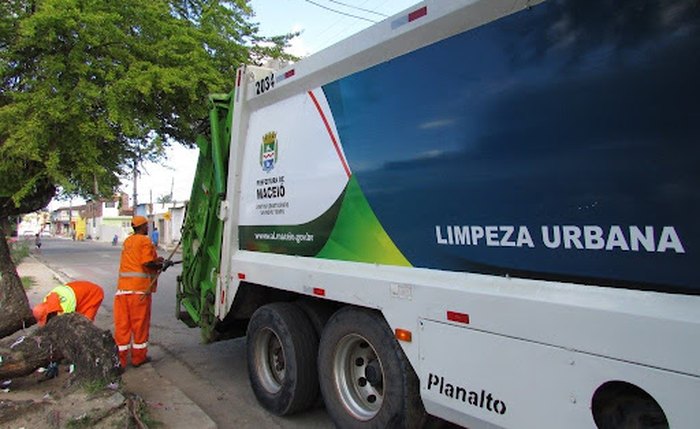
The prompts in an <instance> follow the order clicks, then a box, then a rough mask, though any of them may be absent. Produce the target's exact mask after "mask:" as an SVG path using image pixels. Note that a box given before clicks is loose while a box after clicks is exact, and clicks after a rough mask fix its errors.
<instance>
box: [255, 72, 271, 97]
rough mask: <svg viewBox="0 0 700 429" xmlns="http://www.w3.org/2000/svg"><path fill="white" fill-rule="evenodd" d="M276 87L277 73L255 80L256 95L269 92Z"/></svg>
mask: <svg viewBox="0 0 700 429" xmlns="http://www.w3.org/2000/svg"><path fill="white" fill-rule="evenodd" d="M274 87H275V75H274V74H273V75H270V76H265V78H264V79H260V80H259V81H257V82H255V95H260V94H262V93H264V92H267V91H269V90H271V89H272V88H274Z"/></svg>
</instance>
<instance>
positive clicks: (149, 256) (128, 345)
mask: <svg viewBox="0 0 700 429" xmlns="http://www.w3.org/2000/svg"><path fill="white" fill-rule="evenodd" d="M131 226H132V228H133V229H134V233H133V234H132V235H130V236H129V237H128V238H127V239H126V240H124V247H123V248H122V255H121V262H120V264H119V281H118V283H117V293H116V295H115V297H114V341H115V342H116V343H117V347H118V348H119V364H120V366H121V368H122V369H125V368H126V365H127V361H128V358H129V351H131V365H133V366H135V367H138V366H141V365H142V364H144V363H146V362H148V361H150V358H149V357H148V332H149V329H150V324H151V296H152V295H151V293H153V292H155V291H156V288H157V286H158V284H157V279H158V275H159V274H160V271H161V270H162V269H163V258H162V257H159V256H158V254H157V253H156V248H155V246H154V245H153V242H152V241H151V239H150V238H149V236H148V220H147V219H146V218H145V217H143V216H134V217H133V218H132V220H131Z"/></svg>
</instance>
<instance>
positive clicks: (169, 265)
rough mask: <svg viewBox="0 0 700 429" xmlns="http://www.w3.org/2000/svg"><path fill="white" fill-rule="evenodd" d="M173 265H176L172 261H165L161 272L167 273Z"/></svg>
mask: <svg viewBox="0 0 700 429" xmlns="http://www.w3.org/2000/svg"><path fill="white" fill-rule="evenodd" d="M173 265H175V263H174V262H173V261H171V260H170V259H166V260H165V261H163V268H162V269H161V271H165V270H167V269H168V268H170V267H172V266H173Z"/></svg>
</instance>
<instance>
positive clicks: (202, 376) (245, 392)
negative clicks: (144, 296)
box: [33, 238, 333, 429]
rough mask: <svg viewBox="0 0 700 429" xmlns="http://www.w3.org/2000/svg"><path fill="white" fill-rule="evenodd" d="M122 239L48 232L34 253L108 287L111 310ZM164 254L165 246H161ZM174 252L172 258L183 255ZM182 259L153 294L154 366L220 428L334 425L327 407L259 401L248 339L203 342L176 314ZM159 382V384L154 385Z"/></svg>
mask: <svg viewBox="0 0 700 429" xmlns="http://www.w3.org/2000/svg"><path fill="white" fill-rule="evenodd" d="M120 252H121V243H120V244H119V245H118V246H112V245H110V244H105V243H100V242H92V241H72V240H66V239H60V238H47V239H45V240H44V241H43V246H42V247H41V250H40V252H39V251H36V250H34V251H33V254H34V256H35V257H37V258H38V259H39V260H41V261H43V262H44V263H45V264H47V265H48V266H49V267H50V268H51V269H53V270H54V271H56V272H59V273H62V274H63V275H65V276H68V277H70V278H72V279H76V280H77V279H81V280H90V281H92V282H95V283H98V284H99V285H101V286H102V287H103V288H104V291H105V300H104V301H103V303H102V309H101V310H100V311H105V310H107V312H109V313H111V312H112V303H113V296H114V292H115V289H116V280H117V273H118V268H119V257H120ZM159 254H160V255H161V256H164V257H165V256H167V252H164V251H162V250H161V251H160V252H159ZM179 259H180V258H179V254H176V255H175V257H174V260H179ZM180 270H181V265H175V266H174V267H172V268H170V269H168V270H167V271H166V272H165V273H163V274H162V275H161V277H160V280H159V282H158V292H157V294H156V295H155V296H154V300H153V311H152V320H151V332H150V340H149V354H150V355H151V357H152V359H153V362H152V365H153V367H154V368H155V370H156V371H157V372H158V373H159V374H160V375H161V376H162V377H165V378H167V379H169V380H170V381H171V382H172V383H173V384H175V385H176V386H177V387H179V388H180V389H181V390H182V391H183V392H184V393H185V394H186V395H187V396H188V397H189V398H190V399H191V400H192V401H194V402H195V403H197V405H199V407H201V408H202V410H203V411H204V412H205V413H207V414H208V415H209V416H210V417H211V418H212V420H214V421H215V422H216V424H217V425H218V427H220V428H234V427H235V428H256V429H259V428H269V427H279V428H332V427H333V424H332V422H331V421H330V419H329V417H328V416H327V414H326V412H325V411H324V410H323V409H315V410H311V411H308V412H306V413H303V414H301V415H296V416H292V417H287V418H281V417H277V416H275V415H272V414H270V413H268V412H267V411H265V410H264V409H263V408H262V407H261V406H260V405H258V403H257V401H256V399H255V396H254V395H253V391H252V390H251V388H250V385H249V383H248V373H247V367H246V365H247V364H246V351H245V339H244V338H238V339H234V340H226V341H220V342H217V343H214V344H209V345H204V344H201V342H200V337H199V330H198V329H191V328H188V327H187V326H185V325H184V324H183V323H182V322H180V321H178V320H177V319H176V318H175V291H176V286H177V285H176V277H177V275H178V274H179V273H180ZM153 388H158V386H153Z"/></svg>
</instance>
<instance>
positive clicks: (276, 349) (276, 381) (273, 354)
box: [255, 329, 287, 393]
mask: <svg viewBox="0 0 700 429" xmlns="http://www.w3.org/2000/svg"><path fill="white" fill-rule="evenodd" d="M255 356H256V363H255V367H256V369H257V372H258V374H259V376H260V381H261V384H262V385H263V387H264V388H265V390H267V391H268V392H270V393H277V392H278V391H279V390H280V389H281V388H282V381H283V380H284V376H285V372H286V369H287V366H286V364H285V362H286V361H285V357H284V349H283V348H282V342H281V341H280V339H279V337H277V334H275V333H274V332H273V331H271V330H270V329H263V330H262V331H261V332H260V335H258V336H257V337H256V338H255Z"/></svg>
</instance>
